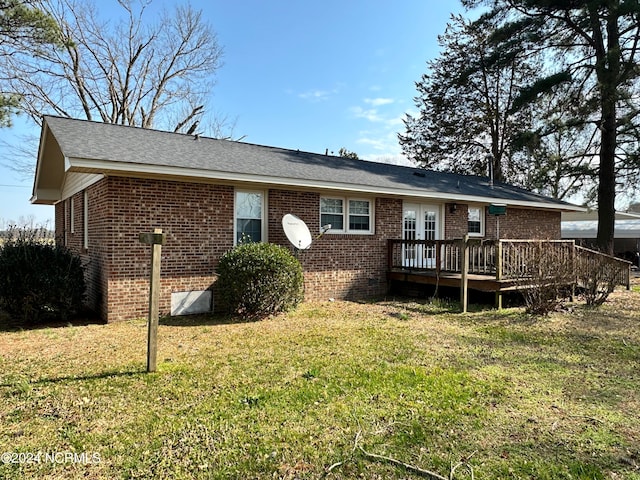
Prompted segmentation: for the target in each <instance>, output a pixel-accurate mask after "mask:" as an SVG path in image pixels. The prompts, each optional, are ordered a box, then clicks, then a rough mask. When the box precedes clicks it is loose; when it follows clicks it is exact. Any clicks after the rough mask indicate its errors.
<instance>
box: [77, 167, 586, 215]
mask: <svg viewBox="0 0 640 480" xmlns="http://www.w3.org/2000/svg"><path fill="white" fill-rule="evenodd" d="M67 162H68V163H67ZM67 165H69V167H68V168H67V171H74V172H86V173H103V174H106V175H109V174H113V175H120V176H125V175H126V174H135V175H136V176H139V175H151V176H160V177H173V178H181V179H184V178H194V179H198V180H208V181H212V180H222V181H225V182H243V183H255V184H260V185H278V186H285V187H294V188H313V189H322V190H337V191H345V192H358V193H364V194H369V195H371V194H375V195H388V196H396V197H403V198H406V197H413V198H424V199H429V200H438V201H439V202H442V201H443V200H445V201H456V202H469V203H485V204H491V203H504V204H506V205H508V206H517V207H529V208H542V209H551V210H566V211H577V212H582V211H586V208H584V207H579V206H577V205H556V204H552V203H544V202H532V201H526V200H510V199H504V198H499V197H479V196H474V195H451V194H445V193H442V192H429V191H425V190H422V189H417V190H416V189H409V188H407V189H396V188H394V189H390V188H384V187H376V186H372V185H354V184H351V183H342V182H320V181H317V180H306V179H298V178H285V177H275V176H269V175H253V174H245V173H235V172H224V171H218V170H202V169H195V168H180V167H171V166H164V165H145V164H132V163H123V162H112V161H109V160H93V159H82V158H65V167H66V166H67Z"/></svg>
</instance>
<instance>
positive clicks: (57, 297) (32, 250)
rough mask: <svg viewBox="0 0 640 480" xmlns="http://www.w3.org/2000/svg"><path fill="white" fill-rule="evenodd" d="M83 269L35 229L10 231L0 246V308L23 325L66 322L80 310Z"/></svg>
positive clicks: (75, 258) (77, 261) (78, 261)
mask: <svg viewBox="0 0 640 480" xmlns="http://www.w3.org/2000/svg"><path fill="white" fill-rule="evenodd" d="M85 289H86V287H85V281H84V269H83V266H82V263H81V261H80V258H79V257H78V256H76V255H75V254H73V253H72V252H71V251H70V250H69V249H68V248H66V247H63V246H60V245H56V244H54V243H53V241H52V240H51V239H48V240H47V239H46V238H43V237H42V235H41V231H40V230H38V229H35V230H34V229H30V228H23V229H16V228H12V229H10V230H9V233H8V234H7V235H6V236H5V238H3V241H2V245H1V246H0V307H1V308H2V309H3V310H4V311H5V312H6V313H7V314H9V316H10V317H12V320H13V321H14V322H19V323H21V324H23V325H29V324H34V323H39V322H42V321H46V320H67V319H68V318H69V317H71V316H72V315H74V314H75V313H77V312H78V311H79V310H81V309H82V306H83V301H84V296H85Z"/></svg>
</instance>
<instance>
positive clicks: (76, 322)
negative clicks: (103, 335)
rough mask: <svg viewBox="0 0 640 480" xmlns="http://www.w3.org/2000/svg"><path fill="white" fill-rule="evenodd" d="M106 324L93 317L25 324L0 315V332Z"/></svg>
mask: <svg viewBox="0 0 640 480" xmlns="http://www.w3.org/2000/svg"><path fill="white" fill-rule="evenodd" d="M106 323H107V322H105V321H104V320H101V319H99V318H97V317H95V316H87V315H83V316H80V317H76V318H70V319H68V320H42V321H40V322H25V321H20V320H13V319H10V318H9V317H7V316H6V315H5V314H4V313H0V332H19V331H21V330H44V329H47V328H65V327H85V326H87V325H106Z"/></svg>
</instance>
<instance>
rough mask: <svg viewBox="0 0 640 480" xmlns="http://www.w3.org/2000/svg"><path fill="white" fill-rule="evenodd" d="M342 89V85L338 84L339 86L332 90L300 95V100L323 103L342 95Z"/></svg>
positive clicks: (317, 89)
mask: <svg viewBox="0 0 640 480" xmlns="http://www.w3.org/2000/svg"><path fill="white" fill-rule="evenodd" d="M340 87H341V85H340V84H338V86H336V87H335V88H332V89H330V90H322V89H319V88H315V89H311V90H307V91H306V92H302V93H298V98H301V99H303V100H308V101H310V102H322V101H325V100H327V99H328V98H329V97H332V96H333V95H336V94H338V93H340Z"/></svg>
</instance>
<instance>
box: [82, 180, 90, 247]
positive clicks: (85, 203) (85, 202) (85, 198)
mask: <svg viewBox="0 0 640 480" xmlns="http://www.w3.org/2000/svg"><path fill="white" fill-rule="evenodd" d="M82 244H83V246H84V249H85V250H87V249H88V248H89V195H88V194H87V191H86V190H84V191H83V192H82Z"/></svg>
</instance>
